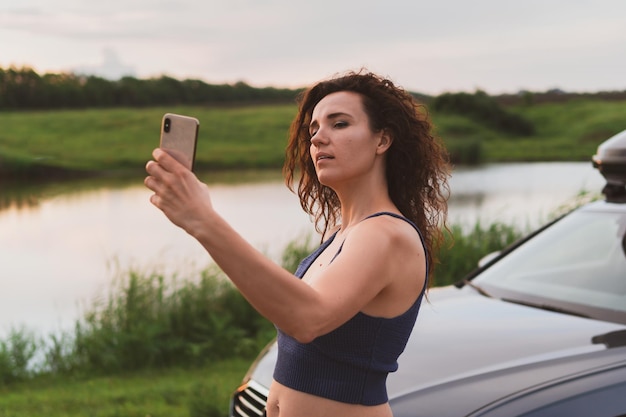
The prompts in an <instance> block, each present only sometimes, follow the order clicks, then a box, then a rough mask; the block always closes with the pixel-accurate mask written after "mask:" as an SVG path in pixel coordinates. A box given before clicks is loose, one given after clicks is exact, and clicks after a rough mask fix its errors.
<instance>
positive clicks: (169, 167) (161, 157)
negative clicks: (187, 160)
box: [152, 148, 185, 172]
mask: <svg viewBox="0 0 626 417" xmlns="http://www.w3.org/2000/svg"><path fill="white" fill-rule="evenodd" d="M152 156H153V157H154V159H155V161H157V162H158V163H159V165H160V166H161V167H163V169H165V170H166V171H168V172H174V171H177V170H180V169H185V167H184V166H183V165H182V164H181V163H180V162H178V161H177V160H176V158H174V157H173V156H172V155H170V154H169V153H167V151H165V150H163V149H162V148H156V149H155V150H154V151H152Z"/></svg>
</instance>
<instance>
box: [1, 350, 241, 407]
mask: <svg viewBox="0 0 626 417" xmlns="http://www.w3.org/2000/svg"><path fill="white" fill-rule="evenodd" d="M249 365H250V360H249V359H228V360H223V361H219V362H215V363H212V364H207V365H205V366H202V367H199V368H169V369H163V370H151V371H140V372H134V373H130V374H116V375H108V376H99V377H83V378H72V377H40V378H38V379H35V380H32V381H26V382H23V383H20V384H18V385H15V386H10V387H4V388H2V387H0V415H1V416H3V417H38V416H41V417H44V416H45V417H74V416H76V417H78V416H82V417H84V416H90V417H118V416H119V417H146V416H151V417H174V416H189V417H212V416H215V417H217V416H225V415H227V412H228V404H229V399H230V395H231V394H232V392H233V390H234V389H235V388H236V387H237V386H238V385H239V384H240V383H241V380H242V377H243V375H244V374H245V372H246V370H247V368H248V366H249Z"/></svg>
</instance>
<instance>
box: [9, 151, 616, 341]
mask: <svg viewBox="0 0 626 417" xmlns="http://www.w3.org/2000/svg"><path fill="white" fill-rule="evenodd" d="M202 178H203V180H210V177H209V178H205V177H202ZM142 180H143V178H137V179H136V180H132V181H130V182H125V183H123V184H110V183H107V182H105V183H103V184H100V185H98V186H96V187H95V188H94V187H93V185H91V186H88V187H74V188H72V184H64V187H66V188H67V189H63V188H61V189H54V190H52V191H51V190H50V189H49V188H43V189H41V191H38V189H37V188H35V189H34V191H31V192H30V193H26V196H25V197H24V194H23V193H19V192H18V193H15V192H14V193H13V194H15V197H12V194H11V193H8V192H3V191H1V190H0V195H2V204H1V205H0V336H2V335H3V334H6V332H7V331H8V330H9V329H10V328H11V327H12V326H21V325H24V326H26V327H27V328H28V329H31V330H33V331H35V332H36V333H37V334H41V335H46V334H48V333H49V332H56V331H59V330H63V329H69V328H71V327H72V326H73V324H74V321H75V320H76V319H77V318H78V317H79V316H80V314H81V311H84V308H85V306H89V305H91V300H92V299H93V298H94V297H98V296H102V295H105V294H106V291H107V290H108V289H109V288H110V284H111V281H112V280H113V279H115V277H116V276H117V275H118V274H120V273H121V272H124V271H127V270H128V269H129V268H135V269H137V270H140V271H148V272H150V271H154V270H156V271H159V272H164V273H166V274H170V273H175V272H176V273H177V274H178V275H179V276H181V277H184V276H185V275H193V273H194V271H197V270H199V269H202V268H204V267H206V266H207V265H208V264H209V262H210V259H209V257H208V256H207V254H206V253H205V252H204V250H203V248H202V247H201V246H200V245H199V244H198V243H197V242H196V241H194V240H193V239H192V238H191V237H189V236H188V235H187V234H186V233H185V232H183V231H182V230H180V229H178V228H177V227H175V226H173V225H172V224H170V223H169V221H168V220H167V219H166V218H165V217H164V216H163V215H162V213H161V212H159V211H158V210H157V209H156V208H154V207H153V206H152V205H151V204H150V203H149V201H148V198H149V195H150V191H149V190H147V189H146V188H145V187H144V186H143V183H142ZM603 185H604V181H603V179H602V177H601V175H600V174H599V173H598V172H597V171H595V170H594V169H593V168H592V166H591V163H533V164H494V165H487V166H483V167H480V168H472V169H458V170H456V171H455V172H454V174H453V176H452V178H451V181H450V186H451V192H452V197H451V200H450V206H449V214H450V220H451V222H452V223H460V224H465V225H468V226H473V225H474V224H475V222H476V221H481V222H482V223H483V224H490V223H492V222H494V221H501V222H504V223H507V224H514V225H517V226H519V227H520V228H522V229H526V228H534V227H536V226H538V225H540V224H541V223H543V222H545V221H546V220H547V219H548V217H549V216H550V214H551V213H553V212H554V211H555V210H557V209H558V208H559V207H561V206H563V205H566V204H568V203H571V202H572V201H573V200H574V199H575V197H576V196H577V195H578V194H579V193H580V192H581V191H583V190H586V191H590V192H592V193H599V190H600V189H601V188H602V186H603ZM210 187H211V190H212V199H213V203H214V205H215V207H216V208H217V209H218V210H219V211H220V212H221V213H222V214H223V216H224V217H225V218H226V219H227V220H228V221H230V222H231V224H232V225H233V226H234V227H235V229H237V230H238V231H239V232H240V234H241V235H242V236H243V237H244V238H246V239H248V240H249V241H250V242H251V243H252V244H253V245H255V246H256V247H257V248H258V249H259V250H261V251H262V252H264V253H266V254H267V255H268V256H270V257H272V258H274V259H276V260H278V259H280V258H279V256H280V253H281V252H282V249H283V248H284V247H285V245H286V244H287V243H288V242H290V241H291V240H294V239H297V238H299V237H303V236H305V235H307V234H313V225H312V223H311V222H310V220H309V218H308V216H307V215H305V214H304V213H303V212H302V210H301V208H300V205H299V202H298V199H297V197H296V196H295V195H293V194H292V193H291V192H290V191H288V190H287V189H286V187H285V186H284V185H283V182H282V180H281V178H280V176H279V174H276V175H270V176H269V178H266V179H264V180H263V181H245V182H242V183H235V184H233V183H225V182H219V181H218V182H211V184H210ZM76 188H78V189H76ZM314 236H316V235H314ZM120 271H121V272H120Z"/></svg>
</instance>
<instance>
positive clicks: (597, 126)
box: [485, 99, 626, 162]
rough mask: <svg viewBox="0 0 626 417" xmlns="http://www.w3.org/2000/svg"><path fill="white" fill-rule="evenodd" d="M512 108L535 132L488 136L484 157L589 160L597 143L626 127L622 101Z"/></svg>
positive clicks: (573, 102) (572, 102)
mask: <svg viewBox="0 0 626 417" xmlns="http://www.w3.org/2000/svg"><path fill="white" fill-rule="evenodd" d="M515 111H516V112H518V113H519V114H521V115H523V116H524V117H526V118H527V119H528V120H530V121H531V122H532V123H533V124H534V125H535V127H536V129H537V134H536V135H534V136H531V137H527V138H509V139H507V138H501V137H496V138H490V139H488V140H487V141H486V144H485V149H486V158H487V159H488V160H495V161H506V162H514V161H590V160H591V156H592V155H594V154H595V153H596V150H597V148H598V145H599V144H600V143H602V142H604V141H605V140H606V139H608V138H610V137H611V136H613V135H615V134H616V133H619V132H621V131H622V130H624V129H626V101H601V100H590V99H587V100H582V99H579V100H571V101H568V102H564V103H547V104H541V105H534V106H528V107H519V108H517V109H515Z"/></svg>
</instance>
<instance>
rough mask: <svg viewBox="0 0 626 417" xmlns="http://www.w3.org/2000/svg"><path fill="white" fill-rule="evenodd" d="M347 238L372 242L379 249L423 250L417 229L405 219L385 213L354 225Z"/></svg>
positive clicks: (413, 251)
mask: <svg viewBox="0 0 626 417" xmlns="http://www.w3.org/2000/svg"><path fill="white" fill-rule="evenodd" d="M348 239H350V240H351V241H357V242H363V243H370V244H373V245H375V246H376V247H377V248H378V249H379V250H389V251H393V252H398V251H402V250H403V249H405V250H407V251H409V252H412V253H415V251H418V252H423V251H424V247H423V244H422V239H421V238H420V235H419V233H418V232H417V229H416V228H415V227H414V226H413V225H412V224H411V223H409V221H407V219H405V218H398V217H396V216H392V215H387V214H381V215H378V216H374V217H369V218H367V219H365V220H363V221H362V222H360V223H359V224H357V225H355V226H354V230H353V231H352V232H350V234H349V235H348V238H347V239H346V240H348Z"/></svg>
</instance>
